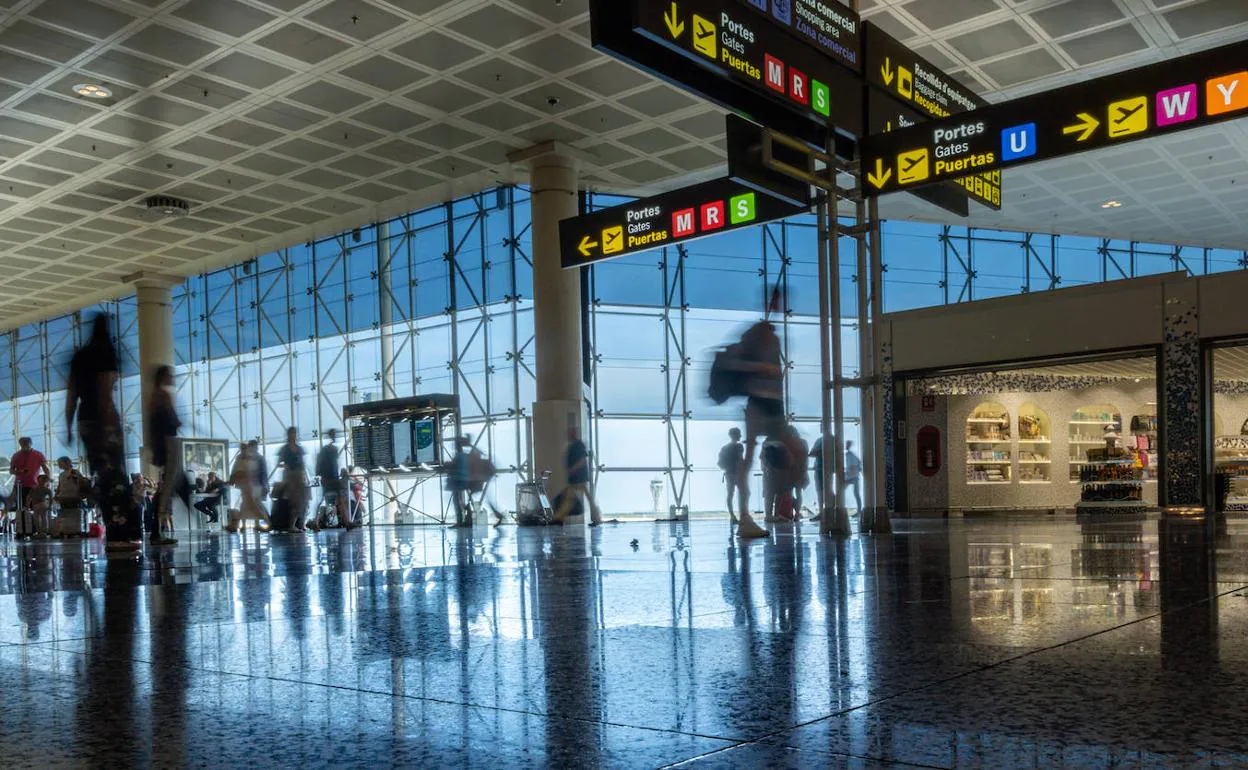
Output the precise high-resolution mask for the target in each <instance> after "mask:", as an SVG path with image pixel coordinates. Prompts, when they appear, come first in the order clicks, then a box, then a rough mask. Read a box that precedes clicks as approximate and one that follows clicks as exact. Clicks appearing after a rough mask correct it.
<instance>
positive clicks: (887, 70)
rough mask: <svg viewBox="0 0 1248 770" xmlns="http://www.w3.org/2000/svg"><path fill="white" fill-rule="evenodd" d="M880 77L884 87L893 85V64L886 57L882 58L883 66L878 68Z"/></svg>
mask: <svg viewBox="0 0 1248 770" xmlns="http://www.w3.org/2000/svg"><path fill="white" fill-rule="evenodd" d="M880 77H882V78H884V85H886V86H891V85H892V84H893V62H892V60H891V59H889V58H888V57H887V56H885V57H884V66H882V67H880Z"/></svg>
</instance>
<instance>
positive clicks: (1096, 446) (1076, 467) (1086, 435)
mask: <svg viewBox="0 0 1248 770" xmlns="http://www.w3.org/2000/svg"><path fill="white" fill-rule="evenodd" d="M1121 435H1122V414H1121V413H1120V412H1119V411H1118V409H1117V407H1114V406H1112V405H1110V404H1093V405H1091V406H1084V407H1080V408H1079V409H1076V410H1075V413H1074V414H1073V415H1071V417H1070V423H1069V436H1068V440H1069V443H1070V480H1071V481H1073V482H1079V481H1082V478H1081V475H1080V474H1081V471H1082V469H1083V467H1084V466H1085V465H1088V464H1089V463H1091V462H1096V461H1097V460H1096V459H1093V458H1095V457H1096V455H1097V454H1098V451H1097V450H1103V449H1104V448H1105V446H1106V441H1107V439H1109V438H1112V439H1113V440H1114V441H1115V443H1117V441H1118V439H1119V438H1120V437H1121Z"/></svg>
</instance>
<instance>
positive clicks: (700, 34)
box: [693, 13, 719, 59]
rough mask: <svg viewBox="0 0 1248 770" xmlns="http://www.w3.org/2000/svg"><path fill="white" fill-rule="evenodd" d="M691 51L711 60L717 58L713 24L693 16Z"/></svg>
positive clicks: (717, 49) (695, 15)
mask: <svg viewBox="0 0 1248 770" xmlns="http://www.w3.org/2000/svg"><path fill="white" fill-rule="evenodd" d="M693 50H695V51H697V52H698V53H700V54H702V55H703V56H707V57H709V58H711V59H718V58H719V44H718V43H716V42H715V22H713V21H711V20H710V19H704V18H702V17H701V16H699V15H698V14H696V13H695V14H694V15H693Z"/></svg>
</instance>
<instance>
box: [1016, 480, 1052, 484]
mask: <svg viewBox="0 0 1248 770" xmlns="http://www.w3.org/2000/svg"><path fill="white" fill-rule="evenodd" d="M1018 483H1019V484H1052V483H1053V482H1052V481H1051V480H1049V479H1030V480H1028V481H1020V482H1018Z"/></svg>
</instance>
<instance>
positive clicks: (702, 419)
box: [0, 187, 1248, 522]
mask: <svg viewBox="0 0 1248 770" xmlns="http://www.w3.org/2000/svg"><path fill="white" fill-rule="evenodd" d="M620 201H621V199H619V198H612V197H609V196H597V195H593V196H589V197H588V200H587V204H588V205H589V206H590V207H592V208H601V207H605V206H609V205H614V204H615V203H618V202H620ZM529 224H530V216H529V196H528V192H527V191H526V190H525V189H523V188H511V187H508V188H499V189H492V190H487V191H485V192H482V193H479V194H477V195H473V196H469V197H466V198H463V199H460V200H456V201H452V202H449V203H446V204H443V205H440V206H435V207H432V208H429V209H425V210H423V211H419V212H414V213H411V214H408V215H405V216H402V217H398V218H395V219H393V220H390V221H387V222H384V223H379V224H376V225H373V226H369V227H362V228H359V229H358V230H355V231H351V232H347V233H342V234H340V235H338V236H335V237H332V238H326V239H323V240H320V241H316V242H311V243H305V244H300V245H297V246H293V247H291V248H288V249H284V250H281V251H276V252H272V253H268V254H264V255H262V256H260V257H258V258H256V259H254V260H251V261H249V262H246V263H243V264H240V265H236V266H233V267H230V268H226V269H223V270H217V271H214V272H211V273H208V274H205V275H200V276H196V277H194V278H191V279H189V280H188V281H186V282H185V283H184V284H183V285H182V286H180V287H178V288H177V289H175V291H174V318H175V330H174V331H175V337H174V338H175V348H176V352H177V357H178V360H177V369H178V373H179V406H180V409H181V411H182V413H183V415H184V419H186V421H187V422H188V426H187V427H186V429H185V430H184V433H185V435H195V436H200V437H213V438H224V439H229V440H230V441H232V442H239V441H242V440H246V439H249V438H259V439H260V440H261V441H262V442H263V444H264V445H265V448H266V452H267V454H268V456H269V457H270V463H271V464H272V458H273V456H274V455H275V454H276V450H277V447H278V446H279V445H280V443H281V442H282V441H283V440H284V438H285V430H286V428H287V426H295V427H296V428H298V431H299V437H300V440H301V442H303V444H304V445H305V448H306V449H307V451H308V452H313V451H315V450H316V449H317V448H318V447H319V445H320V443H321V441H322V437H323V434H324V432H325V431H326V430H328V429H329V428H331V427H333V428H339V429H341V428H342V427H343V426H342V419H341V414H342V406H343V405H344V404H346V403H350V402H359V401H367V400H373V399H379V398H383V397H387V396H391V395H393V396H395V397H402V396H410V395H415V394H419V393H453V394H456V395H458V396H459V398H460V403H461V407H462V413H463V414H462V420H463V426H462V431H463V432H464V433H466V434H468V435H470V436H471V437H472V438H473V440H474V441H475V442H476V443H477V444H478V445H479V446H480V447H481V448H482V450H483V451H485V452H487V453H488V454H490V455H491V456H492V457H493V458H494V461H495V464H496V465H497V466H498V467H499V468H500V471H501V474H500V477H499V481H498V483H497V484H496V485H495V490H494V495H495V496H496V499H497V502H498V504H499V506H500V507H501V508H503V509H510V508H511V507H512V506H513V500H514V485H515V482H516V480H517V478H518V477H519V476H520V475H521V474H522V473H523V472H524V470H525V469H523V467H522V465H523V463H524V462H525V460H526V457H527V452H526V450H525V446H526V437H527V435H528V433H529V425H528V421H529V419H530V418H529V414H530V410H531V406H532V402H533V400H534V398H535V386H534V375H533V371H532V366H533V308H532V261H531V239H530V237H529ZM816 247H817V242H816V234H815V223H814V219H813V217H796V218H794V219H792V220H789V221H786V222H783V223H775V224H769V225H765V226H761V227H758V228H753V229H750V230H743V231H736V232H730V233H725V234H723V235H719V236H715V237H712V238H707V239H703V240H700V241H696V242H693V243H690V244H687V245H686V246H683V247H679V246H678V247H673V248H666V249H660V250H656V251H652V252H647V253H645V254H641V255H636V256H633V257H626V258H623V259H619V260H615V261H612V262H608V263H603V264H601V265H598V266H597V267H595V268H593V269H592V270H591V271H590V274H589V276H588V286H589V293H588V297H587V301H588V302H589V303H590V307H589V327H588V328H587V329H586V335H587V338H588V339H589V342H590V348H591V352H592V361H591V373H592V377H591V385H590V391H589V392H590V408H591V414H592V415H593V421H592V425H591V439H592V443H593V444H594V450H595V455H596V456H595V464H596V466H597V481H598V485H599V490H600V494H601V497H602V501H603V504H604V507H605V508H606V510H607V511H609V512H610V513H613V514H621V513H641V512H650V511H654V510H656V509H657V510H659V511H661V512H664V513H666V512H667V511H668V510H669V509H670V507H671V506H674V505H676V506H685V507H688V509H689V510H690V511H693V512H698V511H711V510H722V507H723V497H724V495H723V485H722V483H721V478H720V471H719V469H718V468H716V467H715V461H716V457H717V452H718V448H719V446H720V445H721V444H722V443H723V442H724V441H726V440H727V432H728V429H729V428H730V427H731V426H733V425H736V424H738V423H739V422H740V416H741V413H740V408H741V405H740V404H734V403H730V404H727V405H725V406H715V405H713V404H712V403H711V402H710V401H709V400H708V399H706V398H705V395H704V394H705V391H706V380H707V375H708V371H709V367H710V362H711V360H712V357H713V355H714V352H715V350H716V349H717V347H718V346H720V345H723V344H725V343H727V342H730V341H732V340H734V339H735V338H736V337H737V336H738V335H739V334H740V332H741V331H742V330H743V329H744V328H745V327H746V326H747V325H748V324H750V323H752V322H754V321H755V320H757V319H759V318H761V317H762V316H763V313H764V308H765V305H766V298H767V293H768V290H769V287H770V286H772V285H774V284H776V283H779V284H781V286H782V288H785V289H786V291H787V295H788V300H789V301H788V308H787V312H786V313H785V314H784V315H783V316H782V317H780V318H776V319H773V320H774V321H775V323H776V326H777V331H778V332H779V334H780V337H781V340H782V342H783V345H784V351H785V356H786V364H787V366H788V378H787V389H788V410H789V412H790V415H791V417H792V419H793V420H794V421H795V423H796V424H797V426H798V428H799V429H800V430H801V432H802V434H803V435H804V437H805V438H806V439H807V440H808V441H811V442H813V440H814V437H815V436H816V435H817V433H818V421H819V328H818V315H817V300H818V294H817V288H816V285H815V275H816ZM840 254H841V258H840V259H841V267H842V286H841V292H842V306H843V309H844V320H843V321H842V323H841V324H840V327H839V328H840V333H841V334H842V338H843V341H844V343H845V346H844V350H845V370H846V371H845V375H846V376H848V377H853V376H856V375H857V374H858V341H857V340H858V335H857V328H856V321H855V319H856V317H857V291H856V288H857V284H856V281H857V276H856V275H855V260H854V254H855V244H854V243H853V242H852V241H849V240H848V239H846V241H845V242H843V243H842V244H841V252H840ZM884 261H885V265H886V272H885V285H884V299H885V308H886V310H888V311H897V310H905V309H910V308H917V307H927V306H932V305H941V304H947V303H956V302H967V301H971V300H975V299H983V298H986V297H992V296H1000V295H1004V294H1016V293H1020V292H1029V291H1044V290H1049V289H1054V288H1059V287H1061V286H1070V285H1077V284H1082V283H1093V282H1097V281H1105V280H1114V279H1118V278H1126V277H1133V276H1136V275H1145V274H1148V273H1154V272H1165V271H1169V270H1186V271H1188V272H1190V273H1193V274H1204V273H1212V272H1219V271H1224V270H1237V269H1243V268H1244V267H1245V265H1246V264H1248V262H1246V260H1245V254H1244V253H1243V252H1235V251H1224V250H1216V249H1201V248H1189V247H1178V246H1162V245H1156V244H1136V243H1127V242H1120V241H1109V240H1100V239H1093V238H1081V237H1071V236H1052V235H1040V234H1029V233H1010V232H998V231H991V230H981V229H972V228H966V227H949V226H939V225H926V224H917V223H912V222H888V223H885V226H884ZM96 309H102V310H106V311H108V312H110V313H112V314H113V315H114V318H115V319H116V320H115V330H116V333H117V336H118V339H119V340H120V346H121V350H122V359H123V362H122V367H123V379H122V383H121V389H120V400H121V404H122V408H123V413H124V418H125V421H126V426H127V431H128V449H129V451H130V453H131V463H132V466H133V467H135V468H136V469H137V466H138V456H137V453H138V450H139V446H140V443H141V441H140V437H139V435H138V432H139V430H140V425H141V419H140V414H139V403H138V401H139V383H138V374H139V371H138V350H137V337H138V331H137V322H136V316H137V312H136V305H135V299H134V297H127V298H123V299H121V300H118V301H115V302H109V303H104V304H102V305H100V306H98V307H93V308H88V309H85V310H83V311H80V312H78V313H74V314H71V315H67V316H62V317H59V318H54V319H51V320H48V321H43V322H40V323H36V324H30V325H27V326H23V327H21V328H18V329H13V330H10V331H8V332H5V333H3V334H0V361H3V362H4V363H5V364H7V366H0V372H3V376H0V434H2V437H0V444H9V445H10V446H12V447H13V449H14V450H15V449H16V438H17V437H18V436H21V435H29V436H31V437H32V438H34V440H35V444H36V446H38V447H39V448H41V449H43V451H44V452H45V453H46V454H48V455H49V456H56V455H59V454H68V455H71V456H77V455H78V454H79V450H78V448H77V447H69V446H66V444H65V435H64V425H63V409H64V398H65V392H64V383H65V375H66V371H65V370H66V367H67V365H68V360H69V356H70V353H71V352H72V350H73V349H74V347H75V346H76V345H77V344H79V342H80V341H81V340H82V336H83V334H85V333H86V331H87V330H88V326H87V324H88V323H89V319H90V315H91V313H92V312H93V311H94V310H96ZM845 406H846V420H847V425H846V426H845V428H844V432H845V436H846V438H848V439H851V440H856V439H858V425H857V422H858V407H859V398H858V394H857V392H856V391H852V392H847V393H846V394H845ZM188 418H189V419H188ZM10 451H13V450H10ZM387 494H389V495H391V496H393V497H395V498H397V499H398V502H399V504H398V505H384V504H382V502H381V492H380V491H379V492H378V493H377V496H375V498H374V502H376V503H377V506H376V508H375V511H376V515H377V520H378V521H388V520H400V521H412V522H422V521H429V520H430V519H429V518H426V517H433V518H435V519H436V518H440V517H441V514H442V513H443V512H444V511H445V510H446V508H445V505H446V502H445V499H444V497H443V495H442V493H441V491H440V490H439V489H438V488H437V487H436V486H434V485H424V486H412V485H407V486H403V485H399V486H397V487H396V488H394V489H392V490H388V491H387ZM757 497H758V496H757V495H755V496H754V499H755V500H757Z"/></svg>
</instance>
